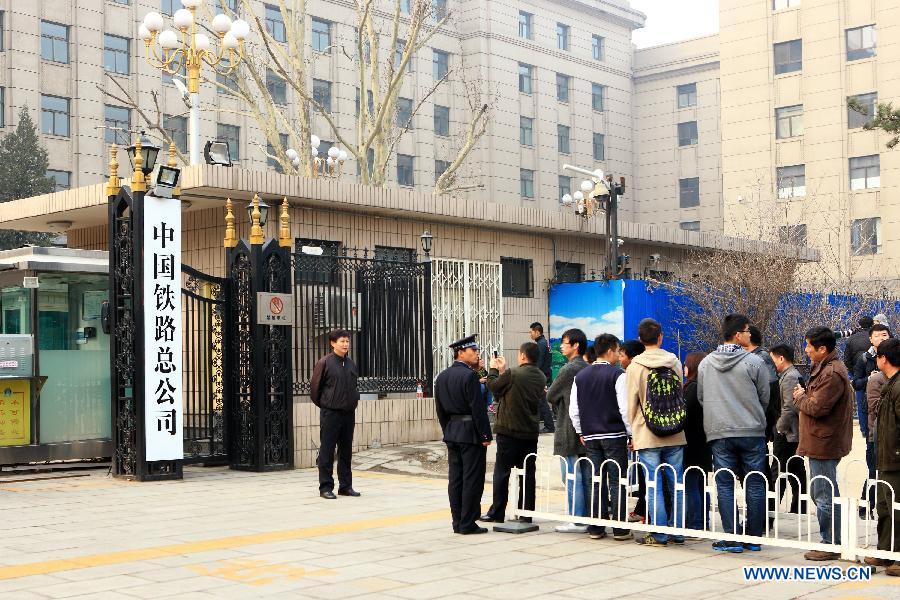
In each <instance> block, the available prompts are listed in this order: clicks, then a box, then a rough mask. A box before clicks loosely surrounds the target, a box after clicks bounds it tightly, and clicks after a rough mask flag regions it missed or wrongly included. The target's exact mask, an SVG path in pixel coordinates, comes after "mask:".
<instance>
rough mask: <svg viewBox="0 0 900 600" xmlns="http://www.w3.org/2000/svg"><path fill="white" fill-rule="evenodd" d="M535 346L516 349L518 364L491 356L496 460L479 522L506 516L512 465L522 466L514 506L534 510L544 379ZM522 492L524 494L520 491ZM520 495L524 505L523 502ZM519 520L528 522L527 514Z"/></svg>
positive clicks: (490, 381)
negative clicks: (496, 403)
mask: <svg viewBox="0 0 900 600" xmlns="http://www.w3.org/2000/svg"><path fill="white" fill-rule="evenodd" d="M537 360H538V347H537V344H535V343H534V342H525V343H524V344H522V347H521V348H519V366H518V368H516V369H507V368H506V359H505V358H503V357H502V356H500V357H498V358H493V359H491V370H490V372H489V373H488V377H487V386H488V389H490V390H491V393H493V394H494V395H495V396H497V397H498V398H500V408H499V409H498V410H497V421H496V422H495V423H494V432H495V433H496V434H497V459H496V462H495V463H494V502H493V503H492V504H491V508H490V509H489V510H488V511H487V514H485V515H484V516H483V517H481V520H482V521H489V522H496V523H502V522H503V521H504V520H505V519H506V503H507V501H508V499H509V475H510V472H511V471H512V469H513V467H519V468H521V467H522V466H523V464H524V466H525V484H524V486H523V487H524V490H522V489H521V488H520V490H519V494H520V497H519V498H518V499H517V501H518V502H519V504H518V506H520V507H522V508H524V509H525V510H534V486H535V481H534V472H535V458H534V457H532V458H530V459H528V460H526V457H527V456H528V455H529V454H537V441H538V431H539V427H540V403H541V399H542V398H543V397H544V389H545V386H546V383H547V378H546V377H544V374H543V373H541V371H540V370H539V369H538V368H537V365H536V363H537ZM523 491H524V494H523ZM523 498H524V504H523V502H522V501H523ZM520 520H521V521H525V522H529V523H530V522H531V517H522V518H520Z"/></svg>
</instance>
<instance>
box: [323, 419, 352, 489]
mask: <svg viewBox="0 0 900 600" xmlns="http://www.w3.org/2000/svg"><path fill="white" fill-rule="evenodd" d="M355 425H356V411H355V410H332V409H330V408H321V409H319V440H320V444H319V461H318V464H319V491H320V492H331V491H334V449H335V446H337V473H338V481H340V487H339V488H338V489H340V490H349V489H352V488H353V472H352V471H351V470H350V457H351V456H352V455H353V428H354V426H355Z"/></svg>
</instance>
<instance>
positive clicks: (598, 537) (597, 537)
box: [589, 531, 606, 540]
mask: <svg viewBox="0 0 900 600" xmlns="http://www.w3.org/2000/svg"><path fill="white" fill-rule="evenodd" d="M589 535H590V538H591V539H592V540H602V539H603V538H605V537H606V532H605V531H595V532H594V533H591V534H589Z"/></svg>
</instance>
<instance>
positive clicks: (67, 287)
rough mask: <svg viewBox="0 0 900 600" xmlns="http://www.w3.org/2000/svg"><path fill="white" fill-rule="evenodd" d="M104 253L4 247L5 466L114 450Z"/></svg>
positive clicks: (0, 365)
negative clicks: (106, 326)
mask: <svg viewBox="0 0 900 600" xmlns="http://www.w3.org/2000/svg"><path fill="white" fill-rule="evenodd" d="M108 288H109V260H108V258H107V253H106V252H98V251H89V250H71V249H67V248H19V249H17V250H6V251H0V465H12V464H22V463H31V462H43V461H58V460H84V459H91V458H103V457H110V456H111V455H112V442H111V416H110V414H111V413H110V408H111V403H110V362H109V361H110V357H109V334H108V333H106V332H104V320H105V319H104V315H103V314H102V313H103V312H104V310H103V307H104V302H105V301H106V300H107V296H108Z"/></svg>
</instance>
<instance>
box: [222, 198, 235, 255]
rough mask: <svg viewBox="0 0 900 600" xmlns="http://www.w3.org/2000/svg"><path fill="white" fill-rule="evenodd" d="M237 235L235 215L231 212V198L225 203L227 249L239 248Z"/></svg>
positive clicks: (225, 244) (225, 243) (225, 242)
mask: <svg viewBox="0 0 900 600" xmlns="http://www.w3.org/2000/svg"><path fill="white" fill-rule="evenodd" d="M237 242H238V241H237V235H236V234H235V231H234V213H233V212H231V198H228V199H227V200H226V201H225V241H224V242H223V244H224V246H225V247H226V248H234V247H235V246H237Z"/></svg>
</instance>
